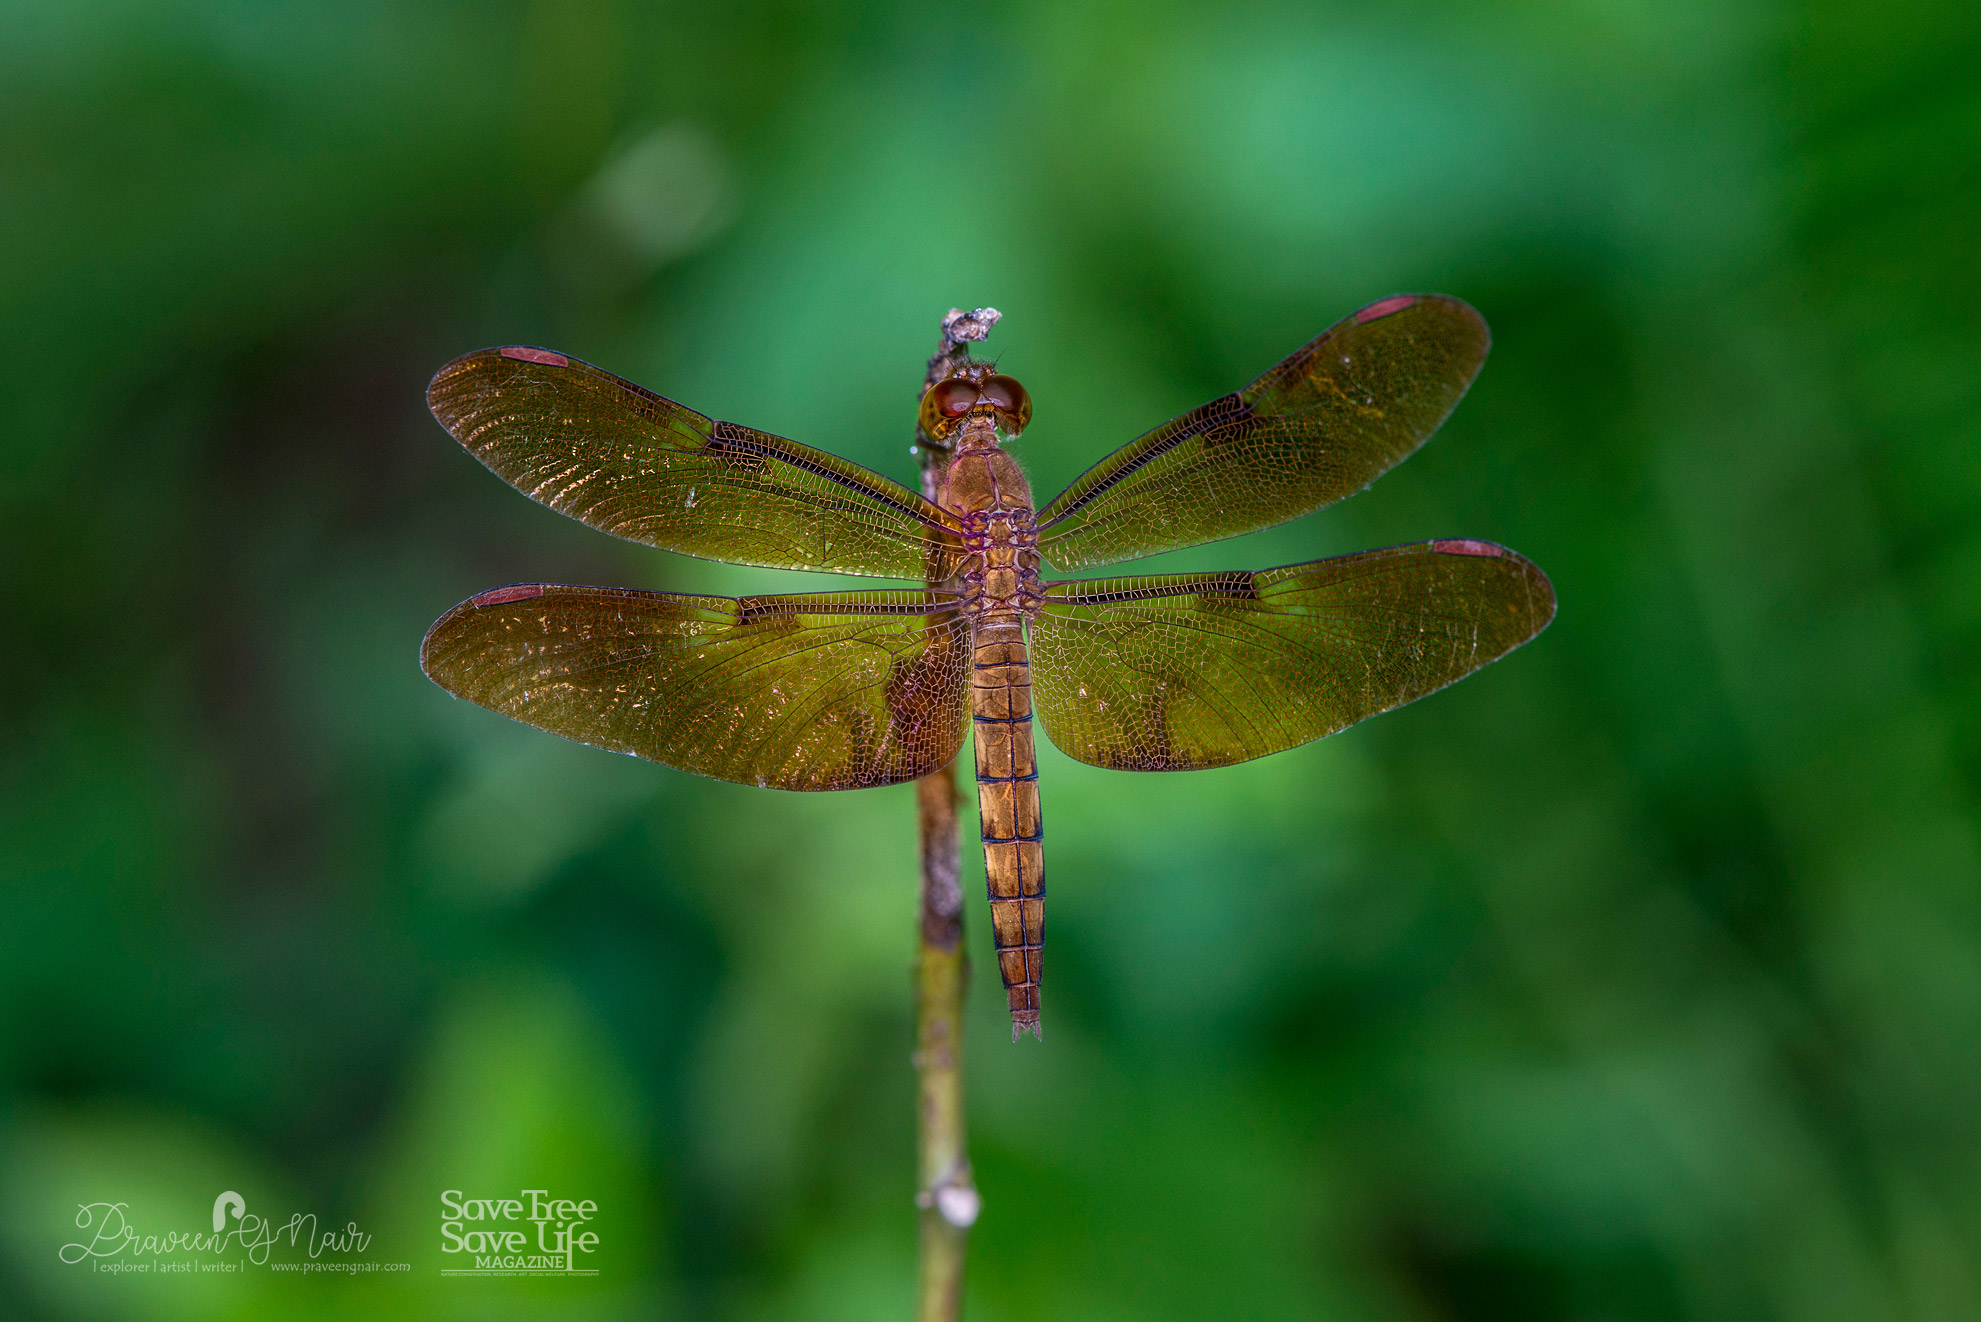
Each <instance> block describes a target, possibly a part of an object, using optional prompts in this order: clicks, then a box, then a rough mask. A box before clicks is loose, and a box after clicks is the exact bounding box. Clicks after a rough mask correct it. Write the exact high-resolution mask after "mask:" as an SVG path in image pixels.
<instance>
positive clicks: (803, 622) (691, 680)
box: [420, 584, 970, 790]
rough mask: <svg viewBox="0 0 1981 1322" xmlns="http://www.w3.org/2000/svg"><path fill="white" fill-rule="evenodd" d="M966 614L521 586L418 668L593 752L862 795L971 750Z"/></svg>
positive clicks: (475, 616)
mask: <svg viewBox="0 0 1981 1322" xmlns="http://www.w3.org/2000/svg"><path fill="white" fill-rule="evenodd" d="M955 604H956V603H955V599H954V598H953V597H950V596H948V595H946V594H942V593H932V592H834V593H819V594H808V595H803V596H784V597H743V598H740V599H731V598H728V597H701V596H686V595H680V594H676V593H669V592H637V591H633V590H632V589H628V588H589V587H564V586H560V585H557V584H523V585H519V586H517V587H509V588H499V589H497V590H495V591H493V592H484V593H482V594H481V595H480V596H478V597H474V598H472V599H470V600H468V601H464V602H462V603H461V604H460V605H458V606H456V607H455V608H454V609H453V610H451V611H448V612H447V614H445V615H443V616H441V617H440V619H439V620H438V621H436V622H435V623H434V626H433V628H432V629H431V630H429V631H428V632H427V636H426V642H425V643H424V644H422V645H421V648H420V664H421V666H422V667H423V668H424V669H425V670H426V673H427V674H428V676H430V677H431V678H432V679H433V681H434V682H435V683H437V684H439V685H440V686H441V687H442V688H444V689H446V690H447V691H448V692H450V693H452V694H454V695H456V696H457V697H462V698H467V699H469V700H470V701H473V702H478V703H480V704H481V705H482V706H484V707H487V708H489V709H490V710H491V711H498V712H501V713H502V714H503V715H504V716H510V717H513V718H515V719H516V720H519V721H521V722H523V723H524V724H526V725H534V726H536V727H537V728H538V729H540V730H548V731H550V732H551V733H552V734H560V735H563V736H564V737H565V738H566V739H575V740H577V741H578V742H579V743H583V744H591V745H592V746H594V747H596V748H605V749H610V750H611V751H613V752H615V753H632V754H634V755H635V756H638V757H644V758H647V759H649V760H651V761H654V762H662V763H665V764H667V765H668V766H671V767H678V768H679V769H681V770H683V771H692V772H694V773H695V774H697V775H701V776H712V777H714V778H716V779H717V780H732V781H736V782H739V783H741V784H745V785H764V786H771V787H774V788H776V789H787V790H845V789H862V788H865V787H867V786H871V785H892V784H895V783H896V782H898V781H904V780H913V779H915V778H916V777H918V776H923V775H926V774H928V773H929V772H931V771H935V770H938V769H940V768H941V767H944V766H947V765H948V764H949V762H950V761H951V760H952V759H953V758H954V757H955V756H956V750H957V749H958V748H959V747H961V746H962V742H963V731H964V728H965V725H966V724H967V713H968V709H967V704H966V702H965V695H966V685H967V683H968V679H969V674H970V629H969V625H968V623H967V622H966V621H965V620H964V619H963V617H962V616H961V615H960V614H958V613H957V611H956V609H955Z"/></svg>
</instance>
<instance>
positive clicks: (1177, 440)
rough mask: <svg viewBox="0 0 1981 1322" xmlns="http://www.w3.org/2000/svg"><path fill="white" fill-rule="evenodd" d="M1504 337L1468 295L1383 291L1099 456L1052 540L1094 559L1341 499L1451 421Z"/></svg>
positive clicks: (1188, 542) (1068, 501)
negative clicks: (1465, 299) (1222, 391)
mask: <svg viewBox="0 0 1981 1322" xmlns="http://www.w3.org/2000/svg"><path fill="white" fill-rule="evenodd" d="M1491 343H1492V337H1491V335H1490V334H1489V333H1488V332H1487V330H1486V323H1485V321H1484V320H1482V319H1481V318H1480V316H1479V314H1478V313H1476V312H1474V311H1473V310H1472V309H1471V308H1470V307H1468V306H1466V305H1465V304H1464V303H1461V302H1459V301H1458V300H1457V299H1455V298H1445V297H1443V296H1441V295H1434V294H1401V295H1398V296H1397V297H1395V298H1386V299H1384V300H1383V301H1382V302H1380V303H1372V304H1370V305H1369V306H1368V307H1365V308H1363V309H1362V310H1361V311H1360V312H1357V313H1356V314H1355V315H1354V316H1352V317H1349V318H1347V319H1346V320H1344V321H1342V322H1340V323H1338V324H1336V325H1335V326H1333V327H1330V328H1329V329H1328V330H1327V331H1326V332H1325V333H1324V334H1322V335H1321V337H1320V338H1319V339H1316V340H1315V341H1313V342H1312V343H1311V344H1308V345H1307V346H1306V347H1305V348H1303V349H1301V350H1300V351H1299V352H1298V353H1296V354H1294V355H1293V356H1292V357H1290V358H1288V359H1287V360H1286V361H1285V362H1282V363H1281V364H1280V365H1279V366H1277V367H1275V368H1273V369H1272V370H1271V371H1270V372H1267V373H1266V374H1265V375H1264V376H1262V377H1260V378H1259V379H1258V380H1256V381H1254V382H1253V383H1252V384H1251V385H1249V386H1246V387H1245V388H1244V389H1243V390H1241V391H1238V392H1237V393H1236V394H1231V395H1226V396H1224V397H1223V398H1222V399H1216V400H1212V401H1211V402H1210V403H1208V404H1206V405H1204V406H1203V407H1201V408H1197V409H1193V410H1192V411H1190V412H1189V413H1186V414H1184V415H1183V416H1182V417H1180V418H1175V419H1173V420H1171V421H1170V422H1167V423H1164V424H1163V425H1162V426H1160V427H1158V428H1156V429H1155V430H1154V431H1152V432H1150V433H1149V434H1148V435H1146V436H1143V437H1142V438H1141V439H1140V440H1137V441H1135V442H1134V443H1132V444H1130V445H1128V446H1126V447H1125V448H1123V449H1121V450H1118V451H1116V452H1115V453H1114V454H1112V455H1110V456H1108V458H1106V459H1104V460H1102V461H1101V462H1100V463H1099V464H1097V465H1095V466H1094V467H1093V468H1091V469H1089V470H1088V471H1087V473H1086V474H1085V475H1084V476H1082V477H1081V478H1080V479H1079V480H1078V481H1077V482H1075V483H1074V484H1073V485H1072V486H1070V487H1068V488H1067V489H1066V490H1065V491H1063V492H1061V493H1060V495H1059V497H1058V499H1056V500H1054V501H1053V502H1052V504H1050V505H1048V506H1047V507H1046V508H1045V510H1044V512H1043V513H1041V514H1040V515H1039V551H1040V553H1041V554H1042V555H1044V556H1045V558H1046V559H1047V560H1049V561H1051V562H1052V563H1053V564H1055V565H1058V566H1060V567H1061V568H1064V569H1085V568H1087V567H1089V566H1092V565H1105V564H1112V563H1113V562H1115V561H1117V560H1130V559H1133V558H1135V557H1136V556H1143V555H1152V554H1154V553H1155V552H1157V551H1167V550H1172V549H1174V548H1176V547H1179V546H1194V545H1196V544H1197V543H1199V542H1210V541H1216V540H1218V539H1219V538H1222V537H1236V536H1238V535H1239V534H1240V533H1248V532H1254V531H1256V530H1258V529H1260V528H1269V527H1271V526H1273V525H1274V524H1276V523H1283V522H1285V521H1286V520H1288V519H1291V518H1296V517H1298V516H1300V515H1302V514H1307V513H1311V512H1312V511H1314V510H1317V509H1319V508H1321V507H1322V506H1323V505H1328V504H1332V503H1333V502H1335V501H1337V500H1340V499H1341V498H1342V497H1343V496H1347V495H1351V494H1353V493H1354V492H1357V491H1360V490H1361V489H1362V488H1363V487H1366V486H1368V485H1369V484H1370V483H1371V482H1373V481H1375V480H1376V479H1377V478H1378V477H1380V476H1382V475H1383V474H1384V473H1385V472H1387V471H1388V470H1389V469H1390V468H1392V467H1393V466H1394V465H1396V464H1397V463H1398V462H1400V461H1401V460H1403V459H1404V458H1406V457H1407V456H1408V455H1409V454H1410V452H1411V451H1413V450H1415V449H1416V448H1417V447H1418V446H1420V445H1422V444H1423V443H1424V441H1425V440H1426V439H1427V438H1428V437H1429V436H1430V434H1431V433H1432V432H1434V431H1436V430H1437V429H1438V424H1440V423H1442V422H1443V421H1444V420H1445V417H1446V416H1447V415H1448V414H1450V412H1451V411H1452V409H1453V408H1455V407H1456V406H1457V404H1458V401H1459V400H1460V399H1461V398H1462V397H1463V396H1464V394H1465V389H1466V387H1467V386H1469V385H1471V384H1472V378H1473V377H1474V376H1476V375H1477V374H1478V371H1479V366H1480V364H1481V363H1483V362H1485V360H1486V350H1487V349H1488V348H1489V347H1490V346H1491Z"/></svg>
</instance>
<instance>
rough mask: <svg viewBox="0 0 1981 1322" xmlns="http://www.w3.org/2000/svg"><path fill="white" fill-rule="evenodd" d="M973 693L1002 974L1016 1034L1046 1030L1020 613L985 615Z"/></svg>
mask: <svg viewBox="0 0 1981 1322" xmlns="http://www.w3.org/2000/svg"><path fill="white" fill-rule="evenodd" d="M975 660H976V668H975V670H974V671H973V681H972V684H971V688H970V714H971V716H972V717H973V718H974V719H975V721H976V735H977V741H976V742H977V809H978V814H979V821H980V823H981V825H982V830H983V840H984V879H985V882H986V884H987V887H988V889H989V891H990V910H991V929H992V933H993V936H994V941H995V945H996V947H997V967H998V972H999V973H1000V974H1001V975H1002V976H1003V978H1004V989H1005V995H1006V996H1007V998H1008V999H1009V1001H1010V1003H1011V1036H1012V1037H1013V1039H1016V1038H1017V1036H1018V1035H1019V1034H1020V1033H1024V1032H1030V1033H1031V1034H1032V1035H1033V1036H1034V1037H1036V1036H1038V1032H1039V974H1040V958H1041V954H1042V952H1043V949H1044V946H1045V907H1046V898H1045V897H1046V888H1045V846H1044V834H1045V833H1044V830H1043V828H1042V827H1041V824H1040V816H1039V764H1038V759H1037V757H1036V756H1035V755H1034V752H1033V747H1032V667H1031V662H1030V660H1029V659H1028V658H1027V656H1026V652H1025V634H1024V625H1023V623H1022V619H1021V617H1020V616H1019V615H1017V614H1015V613H1013V614H1009V615H1005V614H1000V615H997V616H994V617H991V618H988V619H986V618H979V619H978V621H977V623H976V632H975Z"/></svg>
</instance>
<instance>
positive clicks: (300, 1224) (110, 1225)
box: [56, 1189, 413, 1275]
mask: <svg viewBox="0 0 1981 1322" xmlns="http://www.w3.org/2000/svg"><path fill="white" fill-rule="evenodd" d="M75 1224H76V1230H77V1231H78V1232H79V1233H78V1235H77V1237H76V1238H75V1239H72V1240H70V1241H69V1242H68V1243H66V1244H64V1245H62V1246H61V1248H59V1249H58V1250H57V1251H56V1254H57V1256H58V1257H60V1258H61V1259H62V1261H63V1262H66V1263H68V1264H70V1265H71V1266H80V1265H82V1264H84V1263H87V1264H89V1267H90V1270H92V1271H97V1272H110V1273H125V1272H142V1273H156V1274H159V1275H173V1274H178V1273H186V1274H191V1273H194V1272H240V1271H247V1270H249V1269H250V1268H262V1269H266V1270H268V1271H271V1272H333V1273H340V1274H356V1273H359V1272H403V1271H411V1270H412V1266H413V1265H412V1264H411V1263H410V1262H375V1261H371V1260H368V1259H366V1258H365V1257H364V1256H363V1255H364V1254H365V1253H366V1252H367V1251H368V1250H369V1249H370V1248H371V1241H372V1237H371V1235H370V1234H369V1233H368V1232H366V1231H363V1230H360V1229H359V1228H358V1223H357V1222H355V1221H350V1222H346V1223H345V1224H344V1225H343V1226H324V1225H320V1224H318V1221H317V1217H316V1214H315V1213H314V1212H294V1213H291V1214H290V1215H289V1217H288V1218H287V1219H286V1220H277V1219H275V1218H274V1217H267V1216H262V1215H260V1214H258V1213H255V1212H250V1211H249V1210H248V1202H247V1199H245V1198H243V1197H242V1196H241V1195H240V1194H239V1193H236V1192H235V1191H234V1190H232V1189H228V1190H226V1191H224V1192H222V1193H221V1194H220V1196H219V1197H217V1198H215V1199H214V1200H213V1216H212V1222H211V1224H212V1230H211V1231H210V1232H209V1231H208V1230H207V1229H206V1228H205V1227H203V1226H202V1227H199V1228H197V1229H187V1228H185V1227H184V1226H178V1227H172V1226H164V1227H160V1226H155V1225H152V1224H148V1223H147V1222H146V1221H145V1220H144V1219H143V1218H141V1217H139V1216H137V1215H134V1214H133V1212H132V1209H131V1205H130V1204H129V1203H127V1202H98V1203H78V1204H77V1205H76V1218H75Z"/></svg>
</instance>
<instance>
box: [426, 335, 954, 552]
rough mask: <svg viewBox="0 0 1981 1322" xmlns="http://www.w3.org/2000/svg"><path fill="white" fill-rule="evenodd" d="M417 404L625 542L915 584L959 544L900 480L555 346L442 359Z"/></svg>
mask: <svg viewBox="0 0 1981 1322" xmlns="http://www.w3.org/2000/svg"><path fill="white" fill-rule="evenodd" d="M427 403H428V405H429V406H430V407H431V408H432V409H433V415H434V417H436V418H438V419H439V420H440V423H441V425H442V426H444V427H445V428H447V430H448V431H450V432H452V433H453V435H454V438H455V439H456V440H458V441H460V442H461V444H462V445H464V446H466V447H467V449H468V452H469V453H470V454H472V455H474V456H475V458H477V459H479V460H481V461H482V462H483V463H484V464H486V465H488V467H489V468H490V469H491V470H492V471H493V472H494V473H495V474H496V475H497V476H499V477H501V478H502V479H503V480H504V481H506V482H508V483H509V484H510V485H511V486H513V487H515V488H516V489H517V490H518V491H521V492H522V493H523V494H524V495H526V496H529V497H530V498H531V499H533V500H537V501H540V502H542V503H543V504H545V505H548V506H550V507H551V508H552V509H554V510H557V511H559V512H560V513H563V514H568V515H570V516H571V517H572V518H574V519H578V520H580V521H581V522H584V523H588V524H590V525H591V526H592V527H594V528H597V529H599V530H600V531H601V532H609V533H611V534H612V535H613V536H615V537H624V538H626V539H627V540H628V541H634V542H643V543H645V544H646V545H648V546H657V547H660V548H661V549H662V550H666V551H680V552H682V553H684V554H686V555H695V556H701V557H702V558H704V559H707V560H726V561H729V562H731V563H733V564H743V565H767V566H770V567H771V568H775V569H817V570H826V571H829V572H832V573H838V574H869V575H875V576H878V577H881V578H910V579H916V580H919V581H922V582H936V581H940V580H941V579H943V578H945V577H947V576H948V569H949V567H950V566H951V564H952V563H953V559H954V556H955V554H956V546H957V544H958V543H957V538H956V537H955V536H954V533H953V528H954V520H953V519H951V518H950V517H949V516H948V515H945V514H944V513H943V512H942V510H940V509H939V508H937V507H936V506H935V505H934V504H932V503H931V502H929V501H928V500H925V499H924V498H923V497H921V496H919V495H917V494H915V493H914V492H912V491H909V490H908V489H907V488H906V487H903V486H901V485H899V484H898V483H894V482H890V481H888V480H887V479H886V478H884V477H882V476H880V475H879V474H878V473H872V472H869V471H868V470H866V469H864V468H861V467H860V466H859V465H858V464H851V463H848V462H846V461H845V460H844V459H840V458H838V457H837V456H834V455H829V454H827V453H825V452H824V451H822V450H814V449H811V448H809V447H807V446H803V445H799V444H797V443H796V442H795V441H787V440H785V439H784V438H783V437H781V436H772V435H770V434H769V433H768V432H759V431H752V430H750V429H749V428H747V427H739V426H736V425H735V424H734V423H728V422H716V421H714V420H713V419H710V418H705V417H703V416H702V415H701V414H699V413H697V412H695V411H694V410H693V409H690V408H684V407H683V406H681V405H679V404H676V403H675V402H674V401H673V400H670V399H664V398H662V397H661V396H659V395H656V394H654V393H653V392H652V391H650V390H644V389H642V388H640V387H639V386H636V385H634V384H633V383H632V382H630V381H622V380H621V379H620V378H618V377H616V376H613V375H612V374H611V373H610V372H605V371H601V370H600V369H598V368H596V367H593V366H591V365H590V364H589V363H582V362H579V361H578V360H577V359H575V358H567V357H565V356H564V355H563V354H558V353H551V352H549V351H548V350H544V349H525V348H515V347H510V348H503V349H483V350H481V351H479V352H477V353H471V354H466V355H464V356H462V357H460V358H456V359H455V360H454V361H453V362H451V363H449V364H447V366H445V367H443V368H441V369H440V372H439V374H438V375H436V376H435V377H434V378H433V383H432V384H431V385H430V386H428V387H427ZM932 571H933V572H932Z"/></svg>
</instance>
